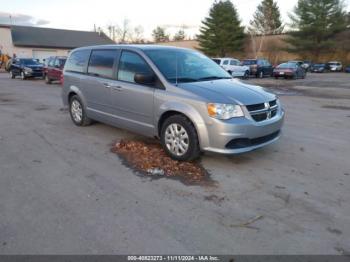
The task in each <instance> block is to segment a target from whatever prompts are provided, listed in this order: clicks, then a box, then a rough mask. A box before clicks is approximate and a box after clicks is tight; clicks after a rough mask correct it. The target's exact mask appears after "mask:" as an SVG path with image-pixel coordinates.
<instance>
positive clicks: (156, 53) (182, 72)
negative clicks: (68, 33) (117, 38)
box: [62, 45, 284, 160]
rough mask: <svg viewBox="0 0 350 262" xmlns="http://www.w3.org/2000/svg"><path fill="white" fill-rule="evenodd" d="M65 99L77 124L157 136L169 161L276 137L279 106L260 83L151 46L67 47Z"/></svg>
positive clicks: (183, 52)
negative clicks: (97, 124)
mask: <svg viewBox="0 0 350 262" xmlns="http://www.w3.org/2000/svg"><path fill="white" fill-rule="evenodd" d="M63 82H64V84H63V89H62V98H63V103H64V104H65V105H66V106H68V107H69V112H70V115H71V118H72V121H73V122H74V123H75V124H76V125H78V126H86V125H89V124H91V120H97V121H100V122H104V123H107V124H111V125H114V126H117V127H121V128H125V129H128V130H131V131H133V132H137V133H140V134H142V135H145V136H149V137H156V138H159V139H160V141H161V144H162V145H163V148H164V150H165V151H166V152H167V154H169V155H170V156H171V157H172V158H173V159H176V160H193V159H195V158H197V157H199V155H200V152H202V151H211V152H217V153H222V154H237V153H243V152H248V151H251V150H254V149H257V148H260V147H263V146H266V145H268V144H270V143H272V142H274V141H276V140H277V139H278V138H279V136H280V131H281V128H282V125H283V119H284V110H283V109H282V106H281V104H280V101H279V100H278V98H277V97H276V96H275V95H274V94H271V93H269V92H266V91H265V90H264V89H263V88H261V87H257V86H252V85H247V84H244V83H242V82H240V81H238V80H235V79H232V77H231V76H230V75H229V74H228V73H227V72H226V71H225V70H224V69H222V68H221V67H220V66H219V65H217V64H216V63H215V62H214V61H212V60H211V59H209V58H208V57H206V56H205V55H203V54H201V53H199V52H197V51H193V50H188V49H180V48H175V47H164V46H156V45H110V46H94V47H84V48H78V49H75V50H73V51H72V52H71V54H70V56H69V58H68V60H67V62H66V65H65V68H64V80H63Z"/></svg>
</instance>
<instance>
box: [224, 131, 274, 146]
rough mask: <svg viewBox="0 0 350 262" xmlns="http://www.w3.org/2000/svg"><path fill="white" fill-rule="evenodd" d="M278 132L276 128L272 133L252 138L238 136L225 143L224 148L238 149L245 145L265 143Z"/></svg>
mask: <svg viewBox="0 0 350 262" xmlns="http://www.w3.org/2000/svg"><path fill="white" fill-rule="evenodd" d="M279 134H280V131H279V130H278V131H277V132H274V133H272V134H269V135H267V136H262V137H258V138H254V139H249V138H238V139H233V140H231V141H230V142H228V143H227V145H226V148H228V149H240V148H245V147H251V146H257V145H261V144H264V143H267V142H269V141H271V140H273V139H275V138H276V137H278V135H279Z"/></svg>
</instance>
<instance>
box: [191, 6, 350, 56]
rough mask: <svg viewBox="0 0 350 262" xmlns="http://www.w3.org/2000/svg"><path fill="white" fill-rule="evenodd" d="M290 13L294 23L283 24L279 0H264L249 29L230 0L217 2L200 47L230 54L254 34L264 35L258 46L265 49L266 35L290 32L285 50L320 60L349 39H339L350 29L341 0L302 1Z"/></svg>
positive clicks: (208, 51) (202, 32)
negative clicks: (321, 56)
mask: <svg viewBox="0 0 350 262" xmlns="http://www.w3.org/2000/svg"><path fill="white" fill-rule="evenodd" d="M289 16H290V20H291V23H290V24H285V23H283V21H282V18H281V14H280V10H279V7H278V5H277V3H276V2H275V0H263V1H262V2H261V3H260V4H259V5H258V7H257V10H256V11H255V13H254V15H253V19H252V20H251V21H250V24H249V26H248V27H247V28H245V27H244V26H242V23H241V20H240V18H239V15H238V12H237V9H236V7H235V6H234V4H233V3H232V2H231V1H230V0H219V1H215V2H214V4H213V5H212V7H211V9H210V11H209V15H208V17H206V18H205V19H204V20H203V21H202V26H201V28H200V33H199V35H198V41H199V44H200V49H201V50H202V51H203V52H204V53H206V54H208V55H211V56H226V55H228V54H230V53H233V52H237V51H242V50H243V47H244V40H245V39H246V37H247V36H249V35H250V36H252V39H254V36H260V39H261V41H260V42H259V47H256V48H257V50H261V48H262V45H263V40H264V36H266V35H276V34H281V33H283V32H284V33H286V34H287V37H286V38H285V40H284V41H285V46H286V47H285V48H284V51H289V52H292V53H298V54H301V55H304V56H306V55H308V54H311V55H312V56H313V58H314V59H318V58H319V56H320V55H321V54H322V53H326V52H329V51H332V50H335V49H337V48H338V47H341V48H343V47H344V44H341V43H339V41H346V40H348V39H336V36H337V35H338V34H339V33H341V32H344V31H346V30H347V29H349V30H350V13H347V12H346V9H345V6H344V4H343V1H341V0H298V3H297V4H296V6H295V7H294V9H293V11H292V13H291V14H290V15H289ZM286 26H288V29H286ZM252 41H253V40H252Z"/></svg>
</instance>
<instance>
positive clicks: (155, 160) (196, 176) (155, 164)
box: [111, 140, 215, 186]
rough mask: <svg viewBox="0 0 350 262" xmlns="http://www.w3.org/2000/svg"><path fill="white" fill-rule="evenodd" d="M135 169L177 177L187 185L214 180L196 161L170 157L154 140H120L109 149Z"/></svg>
mask: <svg viewBox="0 0 350 262" xmlns="http://www.w3.org/2000/svg"><path fill="white" fill-rule="evenodd" d="M111 151H112V152H114V153H116V154H117V155H118V156H119V157H120V158H122V159H123V161H124V163H125V164H126V165H127V166H129V167H132V168H133V169H134V170H135V171H137V172H139V173H141V174H143V175H145V176H148V177H151V178H162V177H167V178H171V179H178V180H180V181H181V182H182V183H184V184H187V185H206V186H213V185H214V184H215V182H214V181H213V180H211V179H210V174H209V173H208V172H207V171H206V170H205V169H204V168H203V167H202V166H201V164H200V163H199V162H198V161H195V162H180V161H176V160H173V159H171V158H170V157H169V156H168V155H167V154H166V153H165V152H164V150H163V149H162V147H161V145H160V144H159V143H158V142H157V141H155V140H144V141H143V140H120V141H119V142H117V143H115V144H114V145H113V147H112V149H111Z"/></svg>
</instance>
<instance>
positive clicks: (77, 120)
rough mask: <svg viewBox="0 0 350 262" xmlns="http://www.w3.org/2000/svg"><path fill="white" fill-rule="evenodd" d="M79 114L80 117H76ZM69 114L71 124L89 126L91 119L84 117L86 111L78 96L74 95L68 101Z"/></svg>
mask: <svg viewBox="0 0 350 262" xmlns="http://www.w3.org/2000/svg"><path fill="white" fill-rule="evenodd" d="M79 113H80V116H79V117H78V115H79ZM69 114H70V117H71V119H72V121H73V123H74V124H75V125H77V126H89V125H91V122H92V121H91V119H90V118H88V117H87V116H86V111H85V107H84V104H83V102H82V101H81V99H80V98H79V96H77V95H74V96H72V97H71V99H70V100H69Z"/></svg>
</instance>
